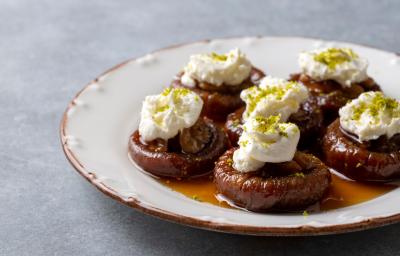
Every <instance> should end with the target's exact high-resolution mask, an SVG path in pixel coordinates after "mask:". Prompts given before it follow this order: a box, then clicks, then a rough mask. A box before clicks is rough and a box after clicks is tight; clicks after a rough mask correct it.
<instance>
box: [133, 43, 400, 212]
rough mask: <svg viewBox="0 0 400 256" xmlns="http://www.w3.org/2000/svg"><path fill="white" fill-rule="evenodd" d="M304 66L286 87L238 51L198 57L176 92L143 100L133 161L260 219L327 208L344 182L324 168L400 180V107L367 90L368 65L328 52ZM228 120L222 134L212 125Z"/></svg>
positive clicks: (305, 59)
mask: <svg viewBox="0 0 400 256" xmlns="http://www.w3.org/2000/svg"><path fill="white" fill-rule="evenodd" d="M299 63H300V66H301V68H302V70H303V73H301V74H300V75H298V76H296V75H295V76H292V80H285V79H281V78H277V77H273V76H270V75H268V76H264V75H263V73H262V72H260V71H259V70H257V69H255V68H253V67H252V66H251V64H250V62H249V61H248V60H247V58H246V57H245V55H244V53H242V52H241V51H240V50H239V49H234V50H232V51H230V52H229V53H227V54H225V55H218V54H216V53H212V54H198V55H192V56H191V60H190V62H189V64H188V65H187V66H186V67H185V68H184V72H183V73H181V74H180V75H179V76H178V78H177V79H176V80H174V82H173V84H172V86H171V87H170V88H167V89H165V90H164V91H163V92H162V93H161V94H159V95H153V96H147V97H146V98H145V100H144V102H143V106H142V111H141V119H140V123H139V129H138V130H137V131H135V132H134V133H133V135H132V136H131V138H130V141H129V155H130V157H131V159H132V160H133V161H134V162H136V164H138V165H139V166H140V167H142V168H143V170H145V171H147V172H149V173H151V174H153V175H156V176H157V177H162V178H168V179H169V180H168V183H167V184H170V183H171V180H170V179H171V178H178V179H182V178H185V181H182V182H187V183H190V182H193V181H194V180H196V178H198V179H203V180H204V177H208V179H209V180H212V181H213V182H214V184H215V191H216V192H215V196H217V197H218V198H219V200H221V201H224V202H226V203H227V204H228V205H231V206H234V207H239V208H244V209H246V210H250V211H257V212H265V211H277V210H278V211H296V210H304V209H313V210H315V209H321V207H322V206H323V202H324V201H326V200H328V199H329V198H331V197H332V192H330V191H332V189H331V182H332V180H334V181H335V180H338V179H339V178H332V175H331V172H330V170H329V168H328V167H327V165H328V166H329V167H331V168H333V170H336V171H338V172H340V173H342V174H344V175H345V176H347V177H349V178H351V179H354V180H359V181H389V180H391V179H393V178H396V177H398V176H400V151H399V149H400V134H399V132H400V125H399V124H400V114H399V113H400V107H399V103H398V101H396V100H394V99H390V98H387V97H385V96H384V95H383V93H382V92H380V91H375V92H374V91H371V90H379V87H378V86H377V85H376V84H375V83H374V82H373V80H372V79H370V78H368V76H367V75H366V69H367V66H368V61H367V60H366V59H363V58H360V57H359V56H358V55H357V54H356V53H355V52H353V50H351V49H349V48H327V49H322V50H314V51H310V52H302V53H300V54H299ZM364 91H367V92H364ZM210 93H211V94H210ZM232 93H233V94H232ZM210 95H214V96H212V97H211V98H210ZM357 97H358V98H357ZM212 98H213V99H215V100H216V101H213V100H210V99H212ZM228 98H230V99H229V100H228ZM233 98H235V100H233ZM353 98H355V99H353ZM350 99H353V100H352V101H350V102H348V103H347V104H346V102H347V101H349V100H350ZM216 102H217V103H216ZM225 103H227V104H228V105H225V106H222V105H223V104H225ZM207 104H208V105H207ZM215 104H216V105H215ZM345 104H346V105H345ZM243 105H244V106H243ZM340 107H341V108H340ZM339 109H340V110H339ZM228 113H229V114H228ZM226 114H228V116H227V118H226V122H225V124H224V129H222V127H221V125H220V123H214V121H212V120H211V119H208V117H210V116H211V117H213V118H214V119H216V120H221V118H223V117H225V116H226ZM339 115H340V118H338V119H337V120H336V121H333V122H331V119H332V118H333V117H336V116H339ZM328 125H329V126H328ZM325 131H326V132H325ZM227 138H229V143H228V140H227ZM321 138H323V140H322V143H321ZM321 152H323V154H321ZM317 155H318V156H319V157H321V156H322V157H323V160H324V161H326V164H327V165H325V163H324V162H322V161H321V160H320V159H319V158H318V157H317ZM212 170H213V174H210V173H211V171H212ZM206 179H207V178H206ZM334 184H335V183H334ZM194 198H197V195H195V196H194ZM328 201H329V200H328Z"/></svg>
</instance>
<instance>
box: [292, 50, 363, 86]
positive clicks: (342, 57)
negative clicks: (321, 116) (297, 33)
mask: <svg viewBox="0 0 400 256" xmlns="http://www.w3.org/2000/svg"><path fill="white" fill-rule="evenodd" d="M298 62H299V65H300V68H301V69H302V72H303V73H304V74H306V75H308V76H310V77H311V78H312V79H314V80H316V81H323V80H335V81H336V82H338V83H339V84H341V85H342V86H343V87H349V86H351V84H352V83H359V82H362V81H365V80H366V79H367V78H368V76H367V68H368V60H367V59H365V58H361V57H359V56H358V55H357V54H356V53H355V52H354V51H353V50H351V49H350V48H324V49H317V50H313V51H308V52H302V53H300V54H299V59H298Z"/></svg>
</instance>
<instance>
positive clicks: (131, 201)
mask: <svg viewBox="0 0 400 256" xmlns="http://www.w3.org/2000/svg"><path fill="white" fill-rule="evenodd" d="M243 38H271V39H288V40H295V39H311V40H322V41H335V42H340V43H349V44H355V45H360V46H363V47H366V48H371V49H375V50H379V51H384V52H387V53H393V54H395V55H396V56H399V53H395V52H390V51H387V50H383V49H380V48H377V47H373V46H370V45H366V44H360V43H353V42H346V41H336V40H330V39H323V38H316V37H303V36H262V35H257V36H231V37H221V38H213V39H202V40H196V41H191V42H184V43H179V44H173V45H170V46H167V47H163V48H160V49H157V50H154V51H151V52H148V53H146V54H144V55H143V56H145V55H147V54H154V53H158V52H162V51H166V50H170V49H175V48H179V47H182V46H185V45H189V44H196V43H209V42H211V41H213V40H229V39H243ZM141 57H142V56H139V57H133V58H130V59H128V60H125V61H123V62H121V63H119V64H117V65H115V66H113V67H112V68H110V69H108V70H106V71H104V72H103V73H101V74H100V75H98V76H97V77H96V78H95V79H93V80H92V81H91V82H89V83H88V84H86V86H84V87H83V88H82V89H81V90H80V91H79V92H78V93H77V94H76V95H75V96H74V97H73V98H72V100H70V101H69V103H68V106H67V108H66V109H65V111H64V112H63V114H62V118H61V122H60V127H59V136H60V142H61V146H62V149H63V152H64V155H65V156H66V158H67V160H68V161H69V163H70V164H71V165H72V166H73V167H74V169H75V170H76V171H77V172H78V173H79V174H80V175H81V176H82V177H84V178H85V179H86V180H87V181H89V182H90V183H91V184H92V185H94V186H95V187H96V188H97V189H98V190H100V191H101V192H102V193H103V194H105V195H107V196H109V197H111V198H112V199H114V200H116V201H118V202H120V203H122V204H124V205H126V206H129V207H132V208H134V209H136V210H138V211H139V212H142V213H144V214H147V215H151V216H154V217H157V218H159V219H162V220H167V221H170V222H173V223H177V224H181V225H186V226H190V227H195V228H201V229H206V230H211V231H218V232H225V233H235V234H244V235H257V236H310V235H313V236H314V235H327V234H340V233H347V232H354V231H360V230H365V229H371V228H376V227H380V226H385V225H389V224H393V223H396V222H400V213H397V214H392V215H389V216H384V217H374V218H368V219H366V220H362V221H359V222H353V223H347V224H334V225H326V226H318V227H315V226H310V225H301V226H297V227H268V226H251V225H241V224H231V223H219V222H214V221H208V220H201V219H196V218H193V217H189V216H185V215H181V214H177V213H174V212H171V211H167V210H163V209H160V208H157V207H154V206H150V205H146V204H142V203H141V201H140V200H139V199H136V198H133V197H128V198H124V197H123V196H122V195H120V194H119V193H118V192H116V191H115V190H114V189H113V188H111V187H109V186H107V185H105V184H104V183H103V182H102V181H100V180H99V179H97V176H96V174H94V173H92V172H91V171H89V170H88V169H87V168H85V166H84V165H83V164H82V163H81V162H80V161H79V160H78V158H77V157H76V156H75V154H74V153H73V152H72V151H71V150H70V149H69V148H68V146H67V139H66V125H67V122H68V115H67V113H68V111H69V110H70V108H71V107H73V106H75V105H76V103H75V99H77V98H78V97H79V96H80V95H81V93H82V92H83V91H85V90H86V89H88V87H90V86H91V85H92V84H94V83H97V82H98V81H99V80H101V79H102V77H104V76H106V75H108V74H110V73H112V72H114V71H116V70H118V69H119V68H121V67H123V66H125V65H126V64H128V63H130V62H132V61H135V60H136V59H139V58H141Z"/></svg>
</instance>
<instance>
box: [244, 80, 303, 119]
mask: <svg viewBox="0 0 400 256" xmlns="http://www.w3.org/2000/svg"><path fill="white" fill-rule="evenodd" d="M240 97H241V98H242V100H243V101H244V102H245V103H246V110H245V111H244V113H243V119H244V120H246V119H248V118H251V117H255V116H264V117H268V116H272V115H280V116H281V122H286V120H287V119H288V118H289V116H290V115H291V114H293V113H296V112H297V111H298V110H299V107H300V104H301V103H303V102H304V101H305V100H306V99H307V98H308V90H307V88H306V87H305V86H304V85H303V84H301V83H297V82H290V81H287V80H284V79H280V78H275V77H271V76H267V77H264V78H263V79H262V80H261V82H260V85H259V86H253V87H250V88H249V89H246V90H243V91H242V92H241V94H240Z"/></svg>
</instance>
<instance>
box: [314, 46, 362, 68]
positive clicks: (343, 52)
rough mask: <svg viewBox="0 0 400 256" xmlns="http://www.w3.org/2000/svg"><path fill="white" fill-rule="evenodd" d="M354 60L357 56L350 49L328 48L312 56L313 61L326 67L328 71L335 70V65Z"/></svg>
mask: <svg viewBox="0 0 400 256" xmlns="http://www.w3.org/2000/svg"><path fill="white" fill-rule="evenodd" d="M356 58H358V55H357V54H356V53H355V52H353V50H351V49H350V48H329V49H327V50H325V51H323V52H321V53H318V54H316V55H314V60H315V61H318V62H320V63H323V64H325V65H327V66H328V68H329V69H335V67H336V66H337V65H339V64H342V63H344V62H349V61H351V60H353V59H356Z"/></svg>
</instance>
